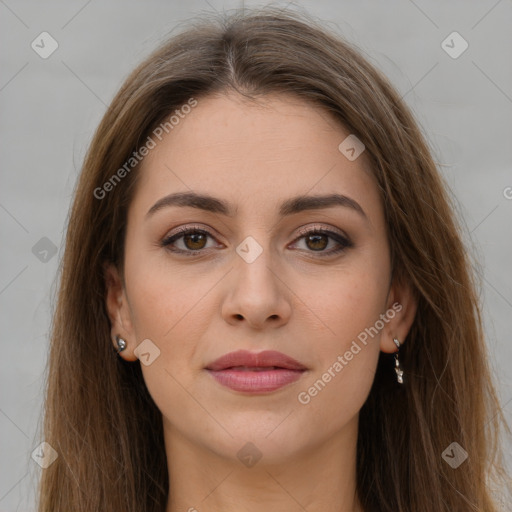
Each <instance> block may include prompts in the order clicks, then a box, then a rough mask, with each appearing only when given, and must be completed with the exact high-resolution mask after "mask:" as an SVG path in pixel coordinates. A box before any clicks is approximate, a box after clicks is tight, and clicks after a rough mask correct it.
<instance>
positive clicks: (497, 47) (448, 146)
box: [0, 0, 512, 512]
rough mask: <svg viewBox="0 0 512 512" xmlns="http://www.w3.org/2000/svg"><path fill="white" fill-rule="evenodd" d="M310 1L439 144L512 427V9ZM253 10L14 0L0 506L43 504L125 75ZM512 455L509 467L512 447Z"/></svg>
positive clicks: (4, 121) (5, 31)
mask: <svg viewBox="0 0 512 512" xmlns="http://www.w3.org/2000/svg"><path fill="white" fill-rule="evenodd" d="M275 4H279V5H283V6H284V5H286V4H285V3H284V2H275ZM245 5H246V6H254V5H261V4H256V3H252V2H246V4H245ZM298 5H300V6H301V7H302V8H304V9H306V10H307V11H309V12H310V13H311V14H313V15H315V16H317V17H319V18H320V19H323V20H327V21H329V24H330V25H331V27H332V28H334V29H335V30H338V31H339V32H340V33H341V34H342V35H344V36H345V37H346V38H347V39H349V40H350V41H352V42H354V43H356V44H357V45H358V46H359V47H360V48H361V49H362V50H363V51H364V52H365V53H366V54H367V57H368V58H369V59H370V61H371V62H373V64H374V65H376V66H377V67H379V68H380V69H381V70H382V71H384V73H385V74H386V75H387V76H388V77H389V78H390V79H391V81H392V82H393V83H394V85H395V86H396V87H397V89H398V90H399V91H400V93H401V94H402V95H403V96H404V97H405V100H406V101H407V103H408V104H409V105H410V107H411V108H412V109H413V112H414V113H415V115H416V117H417V120H418V122H419V123H420V125H421V127H422V129H423V130H424V132H425V133H426V134H427V137H428V139H429V141H430V143H431V146H432V150H433V151H434V155H435V158H436V160H437V162H438V163H439V166H440V168H441V170H442V173H443V175H444V177H445V179H446V181H447V183H448V184H449V186H450V187H451V189H452V191H453V195H454V196H455V198H456V201H457V203H458V214H459V217H460V220H461V222H462V224H463V227H464V230H465V238H466V241H467V243H468V246H469V249H470V251H471V253H472V254H473V255H474V258H475V260H476V261H479V262H480V263H481V266H480V267H479V274H480V276H481V278H482V290H481V300H482V303H483V308H484V314H485V328H486V333H487V337H488V339H487V342H488V345H489V350H490V355H491V364H492V367H493V371H494V373H495V375H496V381H497V385H498V390H499V393H500V398H501V402H502V406H503V409H504V410H505V413H506V415H507V417H508V419H509V421H510V420H511V416H512V414H511V410H512V384H511V377H510V372H509V370H508V367H509V365H510V363H511V362H512V343H511V342H510V341H511V335H510V332H511V327H512V323H511V320H510V318H511V316H512V272H511V271H510V262H511V261H512V236H511V234H512V230H511V227H510V226H511V221H512V188H507V187H512V172H511V171H512V169H511V167H512V58H511V57H512V30H511V26H512V2H511V0H500V1H497V0H486V1H451V2H442V1H430V2H427V1H420V0H417V1H415V2H412V1H409V0H396V1H388V2H379V1H377V0H374V1H360V2H355V1H354V2H349V1H342V2H336V1H334V0H322V1H317V2H310V1H304V2H298ZM238 6H241V3H240V2H228V1H225V2H223V1H214V0H211V1H210V2H206V1H203V0H195V1H189V2H187V3H185V2H165V1H163V0H152V1H148V2H142V1H133V0H132V1H124V2H121V1H104V2H100V1H99V0H92V1H91V0H90V1H85V0H80V1H77V0H73V1H67V2H64V1H60V2H58V1H47V2H36V1H32V2H28V1H15V0H5V1H4V0H0V48H1V50H0V53H1V55H0V59H1V63H0V109H1V110H0V112H1V115H0V130H1V134H2V137H1V150H0V151H1V183H2V186H1V189H0V223H1V236H2V241H3V243H2V250H1V265H0V307H1V318H2V331H1V333H2V337H1V345H0V346H1V357H0V368H1V382H0V512H1V511H14V510H20V511H23V510H34V490H33V489H34V486H35V485H36V483H37V479H38V475H39V473H40V471H41V469H40V468H39V466H37V465H36V464H35V463H34V462H33V461H32V459H31V458H30V454H31V452H32V451H33V450H34V448H35V447H36V446H37V444H38V432H37V428H38V422H39V420H40V415H41V404H42V392H41V388H42V385H43V382H44V371H45V364H46V357H47V349H48V332H49V326H50V319H51V308H52V300H53V295H54V293H55V277H56V272H57V270H58V261H59V257H60V256H61V255H62V249H63V246H62V240H63V235H64V228H65V224H66V219H67V212H68V208H69V204H70V200H71V193H72V190H73V186H74V184H75V180H76V177H77V174H78V171H79V169H80V166H81V162H82V159H83V156H84V154H85V150H86V148H87V145H88V143H89V141H90V139H91V137H92V133H93V131H94V129H95V128H96V126H97V124H98V123H99V121H100V119H101V116H102V115H103V113H104V111H105V108H106V105H107V104H108V103H109V102H110V100H111V99H112V97H113V95H114V93H115V92H116V90H117V88H118V87H119V86H120V85H121V82H122V81H123V79H124V78H125V77H126V76H127V74H128V73H129V71H130V70H131V69H132V68H133V67H134V66H135V64H136V63H138V62H139V61H140V60H142V59H143V57H144V56H146V55H147V54H148V53H149V52H150V51H151V50H152V49H153V48H154V47H155V46H156V45H157V44H158V42H159V41H160V40H161V39H162V38H163V37H164V36H165V35H166V34H169V33H170V32H171V31H172V30H175V29H176V27H177V26H179V23H180V22H181V21H183V20H186V19H188V18H191V17H193V16H194V15H195V14H197V13H200V12H205V11H207V12H212V11H213V10H226V9H230V8H233V7H238ZM43 31H47V32H49V33H50V34H51V35H52V37H53V38H55V40H56V41H57V42H58V44H59V47H58V49H57V50H56V51H55V53H53V54H52V55H51V56H50V57H49V58H47V59H42V58H41V57H40V56H39V55H38V54H37V53H36V52H35V51H34V50H33V49H32V48H31V43H32V41H33V40H35V39H36V38H37V36H38V35H39V34H40V33H41V32H43ZM453 31H457V32H459V33H460V34H461V35H462V37H463V38H464V39H465V40H466V41H467V42H468V43H469V47H468V49H467V50H466V51H465V52H464V53H463V54H462V55H460V56H459V57H458V58H456V59H453V58H451V57H450V56H449V55H448V54H447V53H446V52H445V51H444V50H443V48H442V46H441V43H442V41H443V40H444V39H445V38H446V37H447V36H448V35H449V34H451V33H452V32H453ZM457 44H458V43H457ZM456 48H457V47H456ZM507 195H508V198H507V197H506V196H507ZM43 237H46V238H48V239H49V240H50V241H51V244H54V245H55V246H56V248H57V249H58V251H57V253H56V254H55V255H53V256H52V253H51V251H50V252H48V253H47V254H45V253H43V252H41V247H42V248H43V249H44V248H45V247H46V248H47V249H48V248H50V247H51V245H50V244H49V242H48V241H43V242H39V241H40V239H41V238H43ZM38 242H39V245H37V246H36V249H34V251H33V247H34V246H35V245H36V244H37V243H38ZM41 244H42V245H41ZM45 244H46V245H45ZM34 253H35V254H34ZM45 259H47V260H48V261H44V260H45ZM41 260H42V261H41ZM506 449H507V457H508V460H509V461H510V460H511V458H512V457H511V456H510V452H511V449H510V444H507V447H506ZM470 456H471V455H470Z"/></svg>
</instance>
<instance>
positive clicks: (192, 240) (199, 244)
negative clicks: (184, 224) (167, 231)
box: [183, 232, 206, 250]
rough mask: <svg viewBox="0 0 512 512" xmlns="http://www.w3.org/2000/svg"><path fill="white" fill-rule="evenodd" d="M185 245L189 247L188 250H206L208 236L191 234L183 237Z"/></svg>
mask: <svg viewBox="0 0 512 512" xmlns="http://www.w3.org/2000/svg"><path fill="white" fill-rule="evenodd" d="M183 243H184V244H185V246H186V247H187V249H191V250H197V249H204V246H205V244H206V235H204V234H203V233H196V232H194V233H190V234H188V235H183Z"/></svg>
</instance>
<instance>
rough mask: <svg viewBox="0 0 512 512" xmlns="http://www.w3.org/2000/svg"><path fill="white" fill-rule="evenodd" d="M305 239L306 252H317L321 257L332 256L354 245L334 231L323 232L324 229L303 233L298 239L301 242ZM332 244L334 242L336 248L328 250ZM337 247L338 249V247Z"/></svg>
mask: <svg viewBox="0 0 512 512" xmlns="http://www.w3.org/2000/svg"><path fill="white" fill-rule="evenodd" d="M302 239H304V245H305V246H306V249H304V250H305V251H306V252H317V253H319V254H318V255H319V256H320V257H322V256H326V257H327V256H331V255H333V254H337V253H340V252H343V251H345V250H346V249H349V248H350V247H353V246H354V244H353V243H352V242H351V241H350V240H349V239H348V238H347V237H345V236H343V235H341V234H340V233H335V232H334V231H329V230H323V229H310V230H309V231H308V230H306V231H302V236H300V237H299V238H297V240H296V242H295V243H297V242H298V241H299V240H302ZM331 242H334V248H331V249H330V250H326V249H327V247H328V246H329V245H330V243H331ZM336 245H337V246H338V247H336Z"/></svg>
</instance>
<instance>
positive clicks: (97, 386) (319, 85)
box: [39, 8, 508, 512]
mask: <svg viewBox="0 0 512 512" xmlns="http://www.w3.org/2000/svg"><path fill="white" fill-rule="evenodd" d="M230 90H234V91H237V92H238V93H240V94H243V95H245V96H247V97H252V98H255V97H258V96H262V95H266V94H269V93H286V94H293V95H295V96H296V97H298V98H301V99H303V100H305V101H308V102H314V104H316V105H317V106H318V107H319V108H323V109H326V110H327V111H329V112H330V113H331V114H332V115H334V116H335V117H336V118H337V119H338V120H339V122H340V123H341V125H342V126H344V127H345V128H347V129H348V130H349V131H350V133H353V134H355V135H356V136H357V137H358V138H359V139H360V140H361V141H362V142H363V143H364V145H365V146H366V153H367V154H368V156H369V157H370V159H371V163H372V167H373V172H374V174H375V177H376V180H377V183H378V186H379V188H380V192H381V194H382V199H383V203H384V205H385V217H386V222H387V226H388V232H389V243H390V247H391V251H392V262H393V265H392V266H393V275H394V278H396V279H402V280H406V281H407V282H409V283H410V285H411V286H412V288H413V290H414V293H415V294H416V296H417V300H418V309H417V314H416V318H415V320H414V323H413V325H412V328H411V331H410V333H409V335H408V337H407V340H406V342H405V344H404V345H403V347H402V348H401V351H400V354H401V357H400V359H401V365H402V366H403V368H404V369H405V370H406V372H407V373H406V375H407V381H406V384H404V385H403V386H397V385H396V383H395V382H394V380H393V371H392V369H391V367H390V364H391V363H392V359H390V357H389V355H386V354H383V353H381V355H380V359H379V363H378V367H377V373H376V375H375V381H374V384H373V387H372V389H371V392H370V395H369V397H368V399H367V401H366V403H365V404H364V406H363V407H362V409H361V411H360V420H359V436H358V445H357V456H358V457H357V491H358V495H359V499H360V501H361V503H362V505H363V507H364V509H365V510H366V511H370V510H374V509H375V510H379V511H382V512H387V511H389V512H391V511H392V512H467V511H479V512H495V511H497V505H496V503H495V502H494V501H493V498H492V492H491V490H492V487H493V485H497V484H498V483H499V481H500V480H499V478H498V477H505V478H506V475H505V472H504V469H503V461H502V453H501V451H500V448H499V446H500V445H499V439H500V426H501V425H503V426H504V427H505V429H506V430H507V426H506V423H505V420H504V418H503V414H502V412H501V409H500V405H499V402H498V399H497V395H496V392H495V389H494V387H493V384H492V379H491V373H490V370H489V366H488V361H487V355H486V346H485V342H484V334H483V329H482V322H481V317H480V308H479V303H478V295H477V289H478V286H477V285H478V283H476V282H475V280H474V277H473V272H472V268H471V261H470V260H469V259H468V257H467V255H466V253H465V249H464V246H463V243H462V241H461V240H462V233H461V232H460V229H459V227H458V223H457V221H456V219H455V218H454V214H453V211H454V206H453V205H452V203H451V199H450V198H449V196H448V195H447V192H446V190H445V188H446V187H445V185H444V184H443V182H442V179H441V178H440V175H439V173H438V170H437V168H436V164H435V162H434V160H433V158H432V156H431V152H430V150H429V147H428V145H427V143H426V141H425V139H424V137H423V135H422V133H421V131H420V129H419V128H418V126H417V124H416V122H415V120H414V119H413V116H412V115H411V113H410V111H409V109H408V107H407V106H406V105H405V103H404V102H403V101H402V99H401V98H400V96H399V94H398V93H397V92H396V91H395V90H394V89H393V87H392V86H391V85H390V84H389V82H388V81H387V79H386V78H385V77H384V76H383V75H382V74H381V73H380V72H379V71H377V70H376V69H375V68H374V67H373V66H371V65H370V64H369V63H368V62H367V61H366V60H365V59H364V58H363V57H362V56H361V54H360V52H359V51H358V50H357V49H356V48H355V47H353V46H352V45H351V44H350V43H348V42H346V41H344V40H343V39H342V38H340V37H339V36H338V35H334V34H331V33H330V32H329V31H327V30H326V29H325V28H324V27H322V26H321V25H320V24H318V22H317V21H315V20H313V19H311V18H310V17H308V16H306V15H305V14H297V13H295V12H291V11H286V10H278V9H276V8H265V9H262V10H258V11H247V10H246V11H235V12H234V13H230V14H228V15H227V16H226V15H224V16H221V17H219V18H218V19H216V20H214V21H211V20H203V19H199V21H196V22H195V23H194V24H193V25H192V26H191V27H189V28H187V29H186V30H184V31H182V32H181V33H180V34H178V35H175V36H173V37H172V38H171V39H169V40H168V41H166V42H165V44H163V45H162V46H161V47H160V48H159V49H158V50H157V51H155V52H154V53H153V54H152V55H150V56H149V58H147V59H146V60H145V61H144V62H143V63H142V64H140V65H139V66H138V67H137V68H136V69H135V70H134V71H133V72H132V73H131V74H130V76H129V77H128V78H127V80H126V81H125V83H124V85H123V86H122V87H121V89H120V91H119V92H118V94H117V95H116V96H115V98H114V99H113V101H112V103H111V105H110V107H109V109H108V111H107V112H106V114H105V116H104V117H103V120H102V121H101V123H100V125H99V127H98V129H97V131H96V133H95V136H94V138H93V140H92V143H91V145H90V148H89V151H88V154H87V156H86V159H85V162H84V166H83V169H82V172H81V175H80V178H79V182H78V184H77V188H76V193H75V198H74V203H73V206H72V210H71V215H70V218H69V225H68V231H67V238H66V248H65V254H64V259H63V262H62V268H61V274H60V289H59V290H60V291H59V296H58V302H57V307H56V311H55V316H54V321H53V325H52V336H51V346H50V355H49V368H48V386H47V396H46V408H45V420H44V440H45V441H46V442H48V443H49V444H50V445H51V446H52V447H53V448H54V449H55V450H56V451H57V452H58V454H59V457H58V458H57V460H56V461H55V462H54V463H53V464H52V465H51V466H50V467H48V468H47V469H45V470H44V471H43V474H42V478H41V483H40V499H39V511H40V512H69V511H72V510H73V511H80V512H89V511H90V512H97V511H99V510H102V511H112V512H113V511H120V510H123V511H125V512H150V511H151V512H157V511H158V512H162V511H164V510H165V506H166V502H167V497H168V493H169V489H168V473H167V462H166V456H165V449H164V444H163V431H162V418H161V414H160V412H159V410H158V409H157V407H156V406H155V404H154V403H153V401H152V399H151V397H150V395H149V393H148V391H147V389H146V386H145V384H144V380H143V377H142V373H141V370H140V365H139V363H138V362H136V363H129V362H126V361H124V360H122V359H121V358H120V357H118V355H117V354H116V353H115V350H113V346H112V341H111V340H110V323H109V319H108V316H107V313H106V309H105V294H106V288H105V278H104V265H105V264H106V263H114V264H116V265H117V266H118V267H119V268H120V269H121V270H122V264H123V246H124V233H125V228H126V217H127V208H128V206H129V204H130V201H131V198H132V196H133V191H134V184H135V183H136V178H137V169H138V166H137V165H136V166H134V168H133V169H130V170H129V171H127V172H126V173H122V174H123V177H122V179H119V180H116V181H115V182H114V181H112V176H113V175H114V174H116V172H117V171H118V169H120V168H122V167H123V165H126V162H127V161H129V159H130V158H131V157H132V155H133V152H134V151H137V150H138V149H139V148H140V147H141V145H142V144H144V143H145V142H146V140H147V137H148V136H149V135H150V134H151V133H152V130H154V129H155V127H156V126H158V124H159V123H161V122H162V121H163V120H164V119H165V118H166V116H168V115H169V114H170V113H172V112H173V111H174V110H175V109H178V108H180V107H181V106H182V105H184V104H186V103H187V102H188V101H189V100H190V98H195V99H196V100H197V101H200V99H201V97H205V96H206V95H207V94H210V93H214V92H217V93H222V92H224V91H230ZM125 170H126V167H125ZM118 176H119V174H118ZM109 180H111V181H110V183H111V184H112V187H109V191H108V193H105V194H103V192H101V194H100V193H98V189H102V190H105V188H102V187H104V184H105V183H106V182H108V181H109ZM100 195H101V196H102V197H101V198H98V197H99V196H100ZM507 431H508V430H507ZM453 442H457V443H458V444H459V445H460V446H461V447H463V448H464V450H465V451H466V452H467V453H468V459H467V460H466V461H465V462H464V463H463V464H462V465H461V466H460V467H458V468H457V469H453V468H452V467H451V466H450V465H449V464H448V463H447V462H446V461H445V460H444V459H443V457H442V453H443V452H444V450H445V449H446V448H447V447H448V446H449V445H450V444H451V443H453Z"/></svg>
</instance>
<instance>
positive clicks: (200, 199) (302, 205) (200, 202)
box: [146, 192, 368, 220]
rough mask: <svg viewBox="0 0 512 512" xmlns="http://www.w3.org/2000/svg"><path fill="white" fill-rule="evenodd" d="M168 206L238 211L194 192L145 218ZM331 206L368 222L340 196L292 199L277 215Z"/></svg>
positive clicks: (163, 203)
mask: <svg viewBox="0 0 512 512" xmlns="http://www.w3.org/2000/svg"><path fill="white" fill-rule="evenodd" d="M170 206H179V207H189V208H197V209H200V210H205V211H207V212H212V213H218V214H221V215H226V216H228V217H234V216H235V215H236V213H237V211H238V209H237V208H233V207H232V206H230V205H229V203H227V202H226V201H224V200H222V199H218V198H216V197H213V196H210V195H208V194H198V193H196V192H177V193H174V194H169V195H168V196H165V197H162V199H159V200H158V201H157V202H156V203H155V204H154V205H153V206H152V207H151V208H150V209H149V210H148V212H147V213H146V218H148V217H150V216H151V215H153V214H154V213H156V212H157V211H159V210H162V209H163V208H167V207H170ZM333 206H343V207H346V208H350V209H352V210H353V211H355V212H357V213H359V214H360V215H361V216H362V217H364V219H366V220H368V217H367V216H366V213H365V212H364V210H363V208H362V207H361V206H360V204H359V203H358V202H356V201H355V200H354V199H352V198H350V197H348V196H345V195H342V194H328V195H317V196H306V195H301V196H297V197H292V198H290V199H287V200H286V201H284V202H283V203H282V204H281V206H280V208H279V215H280V216H281V217H285V216H288V215H293V214H295V213H299V212H303V211H306V210H319V209H322V208H331V207H333Z"/></svg>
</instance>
